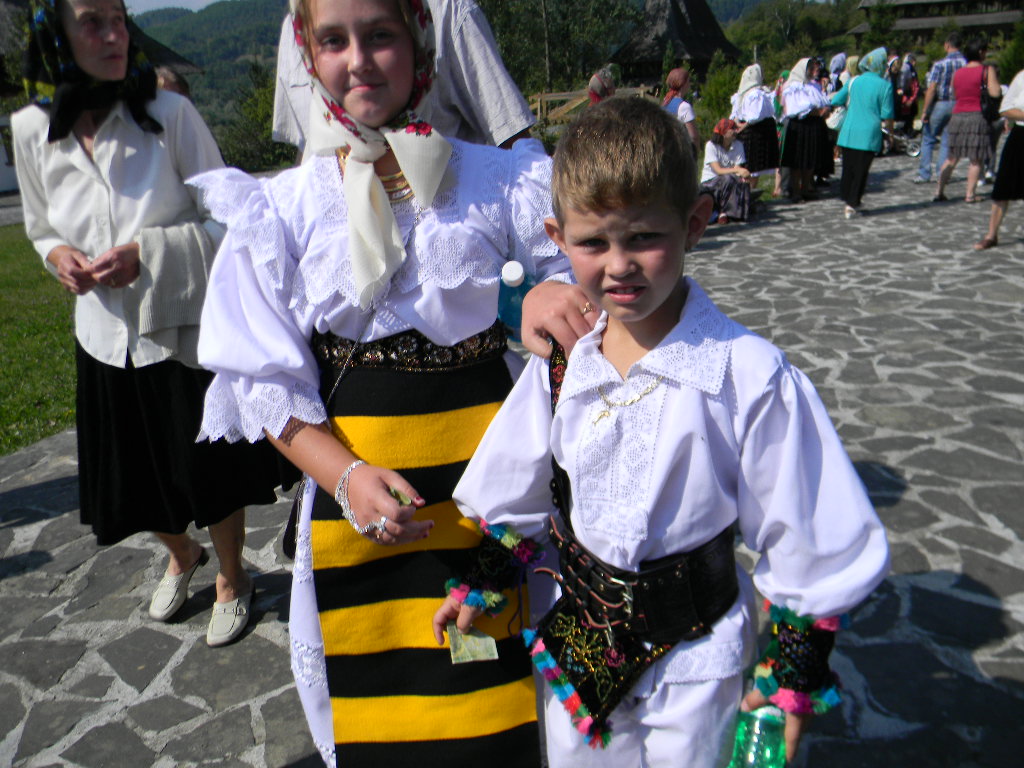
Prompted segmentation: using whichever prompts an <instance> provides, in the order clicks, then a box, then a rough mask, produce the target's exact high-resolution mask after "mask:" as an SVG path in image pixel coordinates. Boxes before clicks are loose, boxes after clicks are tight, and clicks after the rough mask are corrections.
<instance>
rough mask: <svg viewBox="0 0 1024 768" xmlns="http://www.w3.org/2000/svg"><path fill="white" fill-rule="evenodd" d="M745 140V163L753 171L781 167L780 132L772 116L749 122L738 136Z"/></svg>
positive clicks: (742, 140)
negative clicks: (776, 128)
mask: <svg viewBox="0 0 1024 768" xmlns="http://www.w3.org/2000/svg"><path fill="white" fill-rule="evenodd" d="M736 138H737V139H739V140H740V141H741V142H743V152H744V154H745V155H746V157H747V162H746V163H745V164H744V165H745V167H746V169H747V170H748V171H750V172H751V173H757V172H758V171H764V170H768V169H770V168H778V167H779V134H778V132H777V131H776V130H775V121H774V120H772V119H771V118H767V119H765V120H758V121H757V122H756V123H748V124H747V127H746V128H744V129H743V130H742V131H740V132H739V134H738V135H737V136H736Z"/></svg>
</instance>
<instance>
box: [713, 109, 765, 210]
mask: <svg viewBox="0 0 1024 768" xmlns="http://www.w3.org/2000/svg"><path fill="white" fill-rule="evenodd" d="M773 122H774V121H773ZM737 133H738V129H737V127H736V123H735V121H733V120H719V121H718V124H717V125H716V126H715V130H714V131H713V132H712V134H711V141H709V142H708V143H707V144H706V145H704V168H703V170H702V172H701V175H700V191H701V192H702V193H705V194H708V195H711V197H712V198H713V199H714V201H715V211H717V212H718V223H719V224H728V223H729V222H730V221H746V220H747V214H748V212H749V211H750V183H749V182H750V171H749V170H747V168H745V167H744V163H745V161H746V157H745V156H744V147H743V142H741V141H739V140H738V139H737V138H736V135H737Z"/></svg>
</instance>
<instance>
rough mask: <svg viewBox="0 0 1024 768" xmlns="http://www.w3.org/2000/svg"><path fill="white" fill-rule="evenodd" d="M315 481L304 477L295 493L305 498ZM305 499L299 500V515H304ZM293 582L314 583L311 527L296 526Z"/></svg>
mask: <svg viewBox="0 0 1024 768" xmlns="http://www.w3.org/2000/svg"><path fill="white" fill-rule="evenodd" d="M312 483H313V481H312V480H310V479H309V477H308V476H305V475H304V476H303V478H302V485H300V486H299V489H298V490H297V491H296V492H295V494H296V497H298V495H299V494H302V495H303V496H305V494H306V493H307V492H310V488H312V487H313V485H312ZM304 501H305V499H301V500H299V501H298V502H297V503H298V504H299V505H300V508H299V514H301V513H302V509H301V505H302V503H303V502H304ZM292 581H293V582H296V583H299V584H308V583H309V582H311V581H313V529H312V527H311V526H309V525H298V526H296V535H295V562H294V564H293V566H292Z"/></svg>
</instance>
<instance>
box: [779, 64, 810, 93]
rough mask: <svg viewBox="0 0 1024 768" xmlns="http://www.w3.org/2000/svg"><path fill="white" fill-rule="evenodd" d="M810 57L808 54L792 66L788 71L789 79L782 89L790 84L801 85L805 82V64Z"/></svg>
mask: <svg viewBox="0 0 1024 768" xmlns="http://www.w3.org/2000/svg"><path fill="white" fill-rule="evenodd" d="M810 61H811V57H810V56H808V57H807V58H805V59H800V61H798V62H797V63H796V64H795V65H793V68H792V69H791V70H790V71H789V79H788V80H787V81H786V84H785V85H784V86H783V89H785V88H789V86H791V85H803V84H804V83H806V82H807V65H808V64H809V63H810Z"/></svg>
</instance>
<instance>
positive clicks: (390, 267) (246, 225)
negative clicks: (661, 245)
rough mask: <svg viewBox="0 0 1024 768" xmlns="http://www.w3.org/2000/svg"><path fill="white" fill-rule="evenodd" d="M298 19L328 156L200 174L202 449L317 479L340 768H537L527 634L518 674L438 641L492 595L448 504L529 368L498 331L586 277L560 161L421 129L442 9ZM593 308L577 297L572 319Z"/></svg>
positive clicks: (321, 614) (314, 561)
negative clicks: (534, 285) (554, 235)
mask: <svg viewBox="0 0 1024 768" xmlns="http://www.w3.org/2000/svg"><path fill="white" fill-rule="evenodd" d="M292 10H293V14H294V16H295V19H296V34H297V36H298V41H297V42H298V43H299V45H300V47H301V48H302V50H303V51H304V56H305V59H306V63H307V67H308V69H309V71H310V74H311V76H312V81H313V86H314V89H315V93H314V97H313V107H312V110H311V121H310V125H311V130H310V133H309V136H308V142H309V145H308V149H309V151H310V152H311V153H312V154H313V155H314V157H312V158H311V159H310V160H308V161H307V162H306V163H304V164H303V165H302V166H301V167H299V168H294V169H291V170H288V171H285V172H284V173H281V174H279V175H278V176H276V177H274V178H271V179H255V178H252V177H249V176H246V175H245V174H243V173H241V172H240V171H228V172H222V173H213V174H206V175H203V176H200V177H198V178H196V179H193V183H194V184H196V185H197V186H199V187H200V188H202V189H203V190H204V193H205V197H204V199H205V201H206V203H207V205H208V206H209V208H210V210H211V211H212V214H213V216H214V217H215V218H217V219H219V220H221V221H223V222H224V223H226V224H227V227H228V232H227V236H226V238H225V240H224V244H223V246H222V248H221V249H220V251H219V253H218V255H217V260H216V263H215V265H214V268H213V272H212V274H211V276H210V292H209V296H208V300H207V302H206V305H205V307H204V311H203V328H202V337H201V339H200V358H201V359H202V360H203V362H204V364H205V365H207V366H208V367H209V368H210V369H211V370H213V371H215V373H216V377H215V379H214V381H213V384H212V385H211V387H210V390H209V392H208V394H207V398H206V410H205V413H204V419H203V430H204V435H205V436H207V437H209V438H211V439H216V438H220V437H226V438H227V439H229V440H239V439H246V440H250V441H254V440H258V439H261V438H262V437H264V436H266V437H267V438H268V439H269V440H270V441H271V442H272V443H273V444H274V445H275V447H277V448H278V450H280V451H281V452H282V453H283V454H284V455H285V456H286V457H288V458H289V459H290V460H292V461H293V463H295V465H296V466H298V467H299V468H301V469H302V470H303V471H304V472H305V473H306V480H305V482H304V486H303V489H302V493H301V497H300V501H299V503H298V507H299V514H298V536H297V547H296V557H295V569H294V574H293V581H292V602H291V612H290V622H289V631H290V634H291V645H292V669H293V671H294V673H295V679H296V686H297V688H298V691H299V696H300V699H301V701H302V704H303V708H304V709H305V712H306V717H307V721H308V722H309V726H310V730H311V732H312V735H313V740H314V743H315V744H316V745H317V747H318V748H319V749H320V751H321V754H322V755H323V757H324V760H325V762H327V763H328V764H329V765H334V764H335V763H337V764H340V765H353V766H364V765H414V764H418V763H422V764H424V765H441V764H450V765H483V764H487V765H495V764H498V765H503V766H513V765H514V766H536V765H538V764H539V762H540V756H539V737H538V733H537V728H536V699H535V693H534V689H533V684H532V680H533V678H532V675H531V672H530V664H529V659H528V658H527V656H526V654H525V647H524V646H523V645H522V642H521V640H520V639H519V638H518V637H516V635H515V632H516V627H515V626H514V624H513V625H509V624H508V623H506V622H504V621H502V622H495V623H494V624H492V625H491V626H489V627H488V630H487V631H488V632H489V633H490V634H491V635H492V636H493V637H494V638H495V639H496V641H497V652H498V658H497V659H494V660H487V661H478V662H476V663H474V664H467V665H458V666H453V665H452V660H451V654H450V651H449V649H448V648H438V647H437V646H435V645H434V642H433V639H432V637H431V635H430V625H431V621H432V619H433V615H434V611H435V610H436V608H437V596H438V595H439V594H443V590H444V588H445V584H446V581H448V580H454V581H455V582H456V584H457V583H458V582H460V581H463V582H467V583H470V582H471V581H472V574H473V573H474V567H475V566H474V563H475V562H476V553H477V549H478V547H479V546H480V545H481V541H482V539H481V533H480V531H479V530H476V529H474V528H473V527H472V526H470V527H466V526H465V525H464V523H463V522H462V516H461V515H460V514H459V512H458V510H457V509H456V507H455V506H454V503H453V502H452V501H451V494H452V490H453V488H454V485H455V482H456V481H457V480H458V478H459V476H460V475H461V474H462V469H463V467H464V466H465V464H466V462H467V461H468V460H469V458H470V457H471V455H472V453H473V451H474V450H475V447H476V445H477V443H478V442H479V440H480V437H481V436H482V434H483V432H484V430H485V429H486V427H487V424H488V423H489V421H490V418H491V416H493V414H494V413H495V412H496V411H497V409H498V407H499V405H500V403H501V401H502V400H503V399H504V397H505V395H506V394H507V393H508V391H509V389H510V388H511V386H512V377H513V373H517V372H518V371H519V370H521V367H522V361H521V358H518V356H516V355H515V354H514V353H512V352H509V351H508V350H507V347H506V343H505V334H504V331H503V329H502V326H501V324H500V323H499V322H497V321H496V314H497V303H498V289H499V276H500V273H501V268H502V266H503V265H504V264H505V262H506V261H508V260H513V259H514V260H517V261H519V262H521V263H522V265H523V266H524V267H525V269H526V271H527V273H528V274H531V275H532V276H533V277H534V278H535V279H537V280H544V279H546V278H549V277H554V278H562V279H567V277H568V263H567V260H566V259H565V257H564V256H562V255H561V254H560V253H559V252H558V249H557V248H556V247H555V246H554V245H553V243H551V241H550V240H549V239H548V237H547V235H546V234H545V231H544V219H545V217H547V216H550V215H551V208H550V205H551V203H550V192H549V184H550V160H549V158H548V157H547V156H546V154H545V153H544V151H543V147H542V146H541V145H540V144H539V142H537V141H533V140H521V141H519V142H517V143H516V144H515V145H514V146H513V148H512V149H510V150H502V149H497V148H494V147H486V146H481V145H474V144H468V143H465V142H462V141H457V140H454V139H452V140H449V139H446V138H445V137H443V136H441V135H440V134H438V133H437V132H436V131H435V130H434V129H433V127H432V126H431V125H430V124H429V123H427V122H425V121H424V120H422V119H421V118H420V117H419V116H418V114H417V112H416V110H417V108H418V106H419V105H420V104H421V103H422V100H423V98H424V97H425V96H426V94H427V91H428V89H429V87H430V84H431V81H432V76H433V66H432V64H433V60H434V58H433V52H432V50H431V48H432V46H433V41H434V35H433V29H432V25H431V23H430V16H429V15H428V14H427V12H426V9H425V6H424V3H423V2H422V0H315V1H314V2H309V3H307V2H304V1H303V2H299V3H295V4H293V9H292ZM560 288H562V289H564V290H565V291H569V292H572V294H573V295H575V291H576V290H578V289H576V288H575V287H569V286H560ZM534 290H537V289H534ZM588 313H590V314H592V316H596V314H597V313H596V312H593V308H592V307H590V305H589V304H586V303H585V302H584V301H579V304H577V305H574V307H573V311H572V312H571V313H570V315H569V316H568V317H566V318H565V321H566V322H569V323H576V324H577V327H579V324H580V323H583V325H585V326H586V325H588V324H587V318H586V315H587V314H588ZM579 329H580V330H582V328H579ZM484 541H486V539H485V540H484ZM492 564H493V563H492ZM511 565H514V563H512V564H511ZM477 570H479V568H477ZM508 570H509V572H508V573H507V574H505V572H504V571H503V572H502V573H503V574H504V575H507V576H509V577H513V578H514V576H515V575H516V572H515V569H514V568H510V569H508ZM505 584H506V582H505V581H503V580H502V579H500V578H496V579H495V580H494V584H493V586H492V587H491V589H492V590H494V591H495V592H496V593H498V594H500V590H501V589H502V588H503V586H505ZM488 594H493V593H491V592H489V593H488ZM505 595H506V596H507V599H508V600H509V601H510V602H512V603H516V601H517V594H516V591H515V590H514V589H511V588H510V589H508V590H507V591H506V592H505ZM498 744H504V745H515V746H514V748H513V747H511V746H507V747H506V748H503V749H497V748H496V746H495V745H498Z"/></svg>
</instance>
